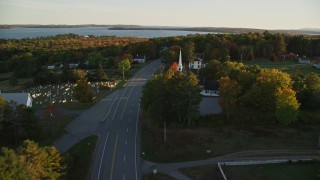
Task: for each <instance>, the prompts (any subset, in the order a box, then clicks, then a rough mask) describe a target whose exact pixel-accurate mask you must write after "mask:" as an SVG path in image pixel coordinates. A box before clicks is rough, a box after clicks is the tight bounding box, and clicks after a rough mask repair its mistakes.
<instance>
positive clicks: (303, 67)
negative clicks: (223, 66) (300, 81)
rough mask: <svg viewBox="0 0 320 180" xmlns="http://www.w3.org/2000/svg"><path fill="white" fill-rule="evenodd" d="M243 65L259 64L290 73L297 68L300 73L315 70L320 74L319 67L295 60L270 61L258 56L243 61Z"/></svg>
mask: <svg viewBox="0 0 320 180" xmlns="http://www.w3.org/2000/svg"><path fill="white" fill-rule="evenodd" d="M243 63H244V64H245V65H259V66H260V67H263V68H268V69H279V70H281V71H284V72H287V73H289V74H291V73H292V72H293V71H295V70H298V71H299V72H300V73H301V74H304V75H306V74H309V73H311V72H315V73H318V74H320V69H316V68H313V67H312V65H311V64H299V63H298V62H297V61H296V60H286V61H282V60H277V61H275V62H272V61H270V60H269V59H267V58H259V59H255V60H252V61H243Z"/></svg>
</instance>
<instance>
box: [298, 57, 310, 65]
mask: <svg viewBox="0 0 320 180" xmlns="http://www.w3.org/2000/svg"><path fill="white" fill-rule="evenodd" d="M298 62H299V63H300V64H310V63H311V62H310V60H309V59H305V58H299V60H298Z"/></svg>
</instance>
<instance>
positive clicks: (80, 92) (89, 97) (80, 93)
mask: <svg viewBox="0 0 320 180" xmlns="http://www.w3.org/2000/svg"><path fill="white" fill-rule="evenodd" d="M73 91H74V98H75V99H76V100H78V101H79V102H81V103H91V102H92V101H93V92H92V88H91V85H90V84H89V83H88V81H87V79H86V78H82V79H79V80H77V82H76V86H75V87H74V89H73Z"/></svg>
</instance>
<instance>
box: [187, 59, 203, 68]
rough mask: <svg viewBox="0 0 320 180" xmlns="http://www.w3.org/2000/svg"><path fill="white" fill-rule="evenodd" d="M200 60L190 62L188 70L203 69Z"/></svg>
mask: <svg viewBox="0 0 320 180" xmlns="http://www.w3.org/2000/svg"><path fill="white" fill-rule="evenodd" d="M202 61H203V60H202V59H200V58H198V57H196V58H195V59H194V60H193V61H192V62H190V63H189V68H190V69H201V68H203V67H204V66H203V65H204V64H203V63H202Z"/></svg>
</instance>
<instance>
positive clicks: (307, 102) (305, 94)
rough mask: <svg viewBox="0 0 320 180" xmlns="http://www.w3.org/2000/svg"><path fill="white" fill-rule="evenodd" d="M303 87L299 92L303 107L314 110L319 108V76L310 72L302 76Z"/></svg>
mask: <svg viewBox="0 0 320 180" xmlns="http://www.w3.org/2000/svg"><path fill="white" fill-rule="evenodd" d="M304 85H305V87H304V89H303V90H302V91H301V92H300V93H299V100H300V102H301V105H302V108H303V109H309V110H316V109H319V108H320V76H319V75H318V74H316V73H310V74H308V75H307V76H306V77H305V78H304Z"/></svg>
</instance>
